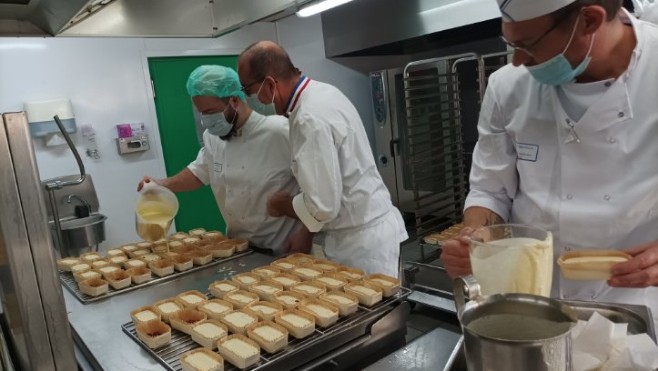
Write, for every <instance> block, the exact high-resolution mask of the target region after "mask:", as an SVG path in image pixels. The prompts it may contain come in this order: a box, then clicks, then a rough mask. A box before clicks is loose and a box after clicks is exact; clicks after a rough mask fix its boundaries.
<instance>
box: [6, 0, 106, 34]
mask: <svg viewBox="0 0 658 371" xmlns="http://www.w3.org/2000/svg"><path fill="white" fill-rule="evenodd" d="M105 1H108V0H105ZM101 2H102V1H89V0H0V35H18V36H22V35H55V34H57V33H58V32H59V31H60V30H62V29H63V28H64V27H65V26H66V25H67V24H69V22H70V21H71V20H72V19H73V18H75V17H76V15H78V14H80V13H86V12H87V8H88V7H89V6H91V5H92V4H93V3H101Z"/></svg>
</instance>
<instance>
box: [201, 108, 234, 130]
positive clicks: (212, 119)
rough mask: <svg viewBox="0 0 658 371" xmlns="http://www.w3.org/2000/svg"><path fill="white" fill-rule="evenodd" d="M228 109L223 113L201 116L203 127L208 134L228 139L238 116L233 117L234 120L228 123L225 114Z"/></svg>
mask: <svg viewBox="0 0 658 371" xmlns="http://www.w3.org/2000/svg"><path fill="white" fill-rule="evenodd" d="M227 109H228V107H226V108H225V109H224V111H223V112H217V113H211V114H208V115H202V116H201V126H203V127H204V128H205V129H206V130H208V132H209V133H210V134H212V135H215V136H218V137H220V138H223V137H226V136H227V135H228V134H230V133H231V130H233V124H234V121H235V119H236V118H237V117H238V115H235V116H233V120H231V122H228V121H227V120H226V115H225V114H224V112H226V110H227Z"/></svg>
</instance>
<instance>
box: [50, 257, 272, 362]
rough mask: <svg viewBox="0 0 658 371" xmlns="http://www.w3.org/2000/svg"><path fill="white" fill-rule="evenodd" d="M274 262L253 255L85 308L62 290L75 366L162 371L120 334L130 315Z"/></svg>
mask: <svg viewBox="0 0 658 371" xmlns="http://www.w3.org/2000/svg"><path fill="white" fill-rule="evenodd" d="M273 260H274V258H272V257H270V256H267V255H262V254H256V253H254V254H250V255H247V256H243V257H240V258H237V259H235V260H231V261H228V262H226V263H225V264H222V265H219V266H213V267H208V268H207V269H203V270H200V271H197V272H194V273H190V274H189V275H185V276H183V277H179V278H177V279H174V280H172V281H167V282H163V283H159V284H156V285H153V286H149V287H145V288H142V289H140V290H135V291H131V292H127V293H125V294H121V295H117V296H113V297H111V298H108V299H107V300H103V301H99V302H95V303H91V304H87V305H83V304H82V303H80V302H79V301H78V299H76V298H75V296H73V295H72V294H71V293H70V292H69V291H68V290H62V291H63V292H64V299H65V301H66V308H67V310H68V317H69V321H70V322H71V326H72V328H73V336H74V338H75V340H76V343H77V347H78V348H79V350H80V351H81V352H82V353H83V354H84V356H85V358H86V359H85V360H78V362H79V363H88V364H90V365H91V367H93V368H94V369H97V370H107V371H115V370H116V371H126V370H135V371H137V370H149V371H150V370H156V371H157V370H164V368H163V367H162V366H161V365H160V364H159V363H158V362H157V361H156V360H155V359H154V358H153V357H152V356H151V355H149V354H148V353H147V352H146V351H144V350H143V349H142V348H141V347H140V346H139V345H137V344H136V343H135V342H134V341H133V340H132V339H130V338H129V337H128V336H127V335H126V334H125V333H123V331H122V330H121V325H122V324H124V323H126V322H130V321H131V319H130V312H131V311H132V310H133V309H135V308H137V307H140V306H144V305H149V304H152V303H155V302H156V301H158V300H162V299H165V298H168V297H171V296H174V295H176V294H178V293H181V292H183V291H187V290H199V291H201V292H206V291H207V290H208V285H209V284H210V283H211V282H213V281H215V280H222V279H226V278H228V277H229V276H230V275H232V274H235V273H240V272H245V271H249V270H251V269H254V268H256V267H258V266H261V265H267V264H270V263H271V262H272V261H273ZM76 353H77V352H76ZM78 355H79V353H78Z"/></svg>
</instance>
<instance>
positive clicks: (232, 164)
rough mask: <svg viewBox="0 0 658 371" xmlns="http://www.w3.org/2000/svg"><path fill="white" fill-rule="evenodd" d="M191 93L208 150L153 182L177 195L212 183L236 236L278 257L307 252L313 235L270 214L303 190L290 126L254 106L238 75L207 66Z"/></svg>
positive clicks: (193, 79)
mask: <svg viewBox="0 0 658 371" xmlns="http://www.w3.org/2000/svg"><path fill="white" fill-rule="evenodd" d="M187 92H188V94H189V95H190V97H191V98H192V102H193V104H194V107H195V109H196V110H198V112H199V113H200V114H201V124H202V126H203V128H204V129H205V131H204V132H203V144H204V146H203V148H201V150H200V151H199V154H198V156H197V158H196V160H194V161H192V162H191V163H190V164H189V165H188V166H187V167H186V168H185V169H183V170H182V171H181V172H180V173H178V174H176V175H174V176H173V177H170V178H166V179H152V178H150V177H148V176H147V177H144V178H143V179H142V181H141V182H140V184H139V186H138V189H141V188H142V186H143V184H144V182H149V181H155V182H156V183H158V184H160V185H162V186H164V187H167V188H169V189H170V190H172V191H173V192H185V191H192V190H195V189H197V188H200V187H202V186H204V185H210V188H211V189H212V191H213V193H214V195H215V198H216V200H217V204H218V206H219V209H220V210H221V212H222V215H223V216H224V220H225V221H226V225H227V235H228V236H229V237H231V238H244V239H247V240H249V242H250V245H251V246H252V247H256V248H261V249H265V250H266V252H271V253H272V254H274V255H280V254H284V253H287V252H291V251H297V250H304V251H307V250H308V248H309V247H310V245H311V238H312V235H311V234H310V233H309V232H308V230H307V229H306V228H305V227H304V226H303V224H302V223H301V222H300V221H299V220H296V219H292V218H275V217H271V216H269V215H268V213H267V210H266V208H267V200H268V198H269V197H270V196H271V195H272V194H274V193H276V192H278V191H281V190H285V191H287V192H290V193H295V192H298V191H299V185H298V184H297V181H296V180H295V178H294V177H293V174H292V170H291V155H290V142H289V140H288V120H287V119H286V118H285V117H282V116H263V115H261V114H259V113H257V112H255V111H254V110H252V108H251V107H250V106H249V105H248V104H247V102H246V97H245V95H244V92H243V91H242V86H241V85H240V80H239V78H238V74H237V73H236V72H235V71H234V70H233V69H231V68H228V67H223V66H216V65H206V66H200V67H198V68H197V69H195V70H194V71H192V73H191V74H190V77H189V79H188V81H187Z"/></svg>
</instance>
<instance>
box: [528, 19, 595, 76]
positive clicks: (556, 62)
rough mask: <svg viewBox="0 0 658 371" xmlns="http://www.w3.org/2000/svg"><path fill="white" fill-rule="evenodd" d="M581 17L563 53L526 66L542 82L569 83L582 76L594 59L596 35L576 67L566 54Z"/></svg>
mask: <svg viewBox="0 0 658 371" xmlns="http://www.w3.org/2000/svg"><path fill="white" fill-rule="evenodd" d="M579 19H580V17H578V18H576V24H575V25H574V27H573V31H572V32H571V37H570V38H569V42H568V43H567V46H566V47H565V48H564V50H563V51H562V53H560V54H558V55H556V56H555V57H553V58H551V59H549V60H547V61H546V62H544V63H541V64H538V65H536V66H527V67H526V68H527V69H528V71H529V72H530V74H531V75H532V76H533V77H534V78H535V79H536V80H537V81H539V82H540V83H542V84H546V85H551V86H558V85H563V84H566V83H569V82H571V81H573V80H575V79H576V77H578V76H580V74H582V73H583V72H584V71H585V69H586V68H587V66H588V65H589V62H590V61H591V60H592V57H591V56H590V53H591V52H592V46H593V45H594V36H595V35H592V42H591V43H590V45H589V50H588V51H587V55H586V56H585V59H583V61H582V62H580V64H579V65H578V66H576V68H573V67H571V63H569V60H568V59H567V58H566V57H565V56H564V53H566V51H567V50H568V49H569V46H571V42H572V41H573V37H574V35H575V34H576V28H577V27H578V20H579Z"/></svg>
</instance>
